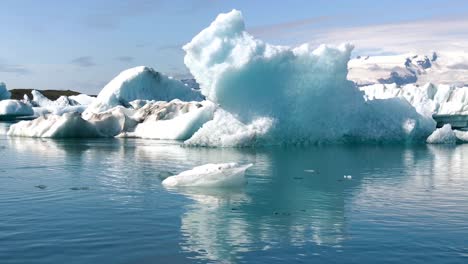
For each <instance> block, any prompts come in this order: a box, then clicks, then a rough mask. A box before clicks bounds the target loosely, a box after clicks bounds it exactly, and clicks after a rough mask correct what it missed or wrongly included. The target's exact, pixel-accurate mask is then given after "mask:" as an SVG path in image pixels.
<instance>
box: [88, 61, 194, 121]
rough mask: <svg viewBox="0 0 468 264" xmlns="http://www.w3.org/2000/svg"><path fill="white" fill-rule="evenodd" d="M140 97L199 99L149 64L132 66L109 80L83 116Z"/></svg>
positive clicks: (148, 98) (143, 98) (176, 81)
mask: <svg viewBox="0 0 468 264" xmlns="http://www.w3.org/2000/svg"><path fill="white" fill-rule="evenodd" d="M137 99H142V100H156V101H171V100H173V99H180V100H183V101H201V100H203V96H202V95H201V94H200V92H198V91H195V90H192V89H191V88H189V87H187V86H186V85H184V84H183V83H182V82H181V81H178V80H175V79H172V78H170V77H167V76H165V75H163V74H161V73H159V72H157V71H155V70H153V69H152V68H149V67H144V66H140V67H135V68H131V69H128V70H125V71H123V72H121V73H120V74H119V75H118V76H117V77H115V78H114V79H113V80H112V81H110V82H109V83H108V84H107V85H106V86H105V87H104V88H103V89H102V90H101V92H100V93H99V95H98V96H97V98H96V99H95V100H94V101H93V103H92V104H91V105H90V106H89V107H88V109H87V110H86V111H85V113H84V115H85V117H86V115H88V114H90V113H99V112H103V111H106V110H109V109H111V108H113V107H115V106H118V105H122V106H124V107H129V106H130V102H131V101H134V100H137Z"/></svg>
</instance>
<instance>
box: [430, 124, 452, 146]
mask: <svg viewBox="0 0 468 264" xmlns="http://www.w3.org/2000/svg"><path fill="white" fill-rule="evenodd" d="M427 143H429V144H455V143H457V136H456V135H455V132H454V131H453V130H452V127H451V126H450V124H446V125H444V126H443V127H441V128H438V129H437V130H435V131H434V132H433V133H432V134H431V135H430V136H429V137H428V138H427Z"/></svg>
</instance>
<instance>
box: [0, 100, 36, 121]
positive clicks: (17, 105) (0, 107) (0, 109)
mask: <svg viewBox="0 0 468 264" xmlns="http://www.w3.org/2000/svg"><path fill="white" fill-rule="evenodd" d="M33 114H34V111H33V109H32V107H31V106H30V105H28V104H26V103H24V102H22V101H18V100H11V99H7V100H2V101H0V116H8V117H18V116H32V115H33Z"/></svg>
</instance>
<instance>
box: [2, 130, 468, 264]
mask: <svg viewBox="0 0 468 264" xmlns="http://www.w3.org/2000/svg"><path fill="white" fill-rule="evenodd" d="M3 125H4V124H3ZM0 157H1V159H0V182H1V183H0V216H1V217H0V262H1V263H207V262H210V263H284V262H287V263H296V262H297V263H312V262H314V263H395V262H400V263H468V188H467V187H468V173H467V171H468V162H466V161H467V160H468V145H459V146H449V147H447V146H445V147H444V146H426V145H420V146H375V145H371V146H319V147H309V148H267V149H204V148H183V147H181V146H179V144H178V143H177V142H161V141H152V140H139V139H99V140H50V139H29V138H7V137H5V136H0ZM229 161H236V162H240V163H253V164H254V166H253V167H252V168H251V169H249V170H248V171H247V174H246V177H247V180H248V184H247V186H245V187H244V188H241V189H231V190H209V189H193V188H192V189H190V188H189V189H187V188H186V189H175V190H166V189H165V188H163V187H162V186H161V178H162V175H167V174H168V173H177V172H180V171H182V170H186V169H190V168H192V167H193V166H197V165H201V164H205V163H210V162H229ZM310 170H313V172H312V171H310ZM343 175H352V179H349V180H348V179H343Z"/></svg>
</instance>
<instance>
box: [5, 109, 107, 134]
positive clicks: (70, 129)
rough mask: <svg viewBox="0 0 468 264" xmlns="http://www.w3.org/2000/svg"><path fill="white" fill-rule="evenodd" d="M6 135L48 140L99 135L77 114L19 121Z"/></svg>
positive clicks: (91, 125)
mask: <svg viewBox="0 0 468 264" xmlns="http://www.w3.org/2000/svg"><path fill="white" fill-rule="evenodd" d="M7 135H9V136H22V137H48V138H93V137H100V136H101V134H100V133H99V131H98V130H97V129H96V127H95V126H94V125H93V124H91V123H90V122H88V121H86V120H84V119H83V118H81V115H80V114H79V113H65V114H63V115H45V116H40V117H38V118H36V119H34V120H31V121H21V122H18V123H16V124H13V125H11V126H10V129H9V130H8V133H7Z"/></svg>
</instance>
